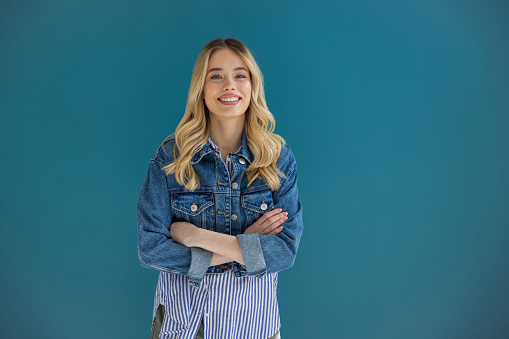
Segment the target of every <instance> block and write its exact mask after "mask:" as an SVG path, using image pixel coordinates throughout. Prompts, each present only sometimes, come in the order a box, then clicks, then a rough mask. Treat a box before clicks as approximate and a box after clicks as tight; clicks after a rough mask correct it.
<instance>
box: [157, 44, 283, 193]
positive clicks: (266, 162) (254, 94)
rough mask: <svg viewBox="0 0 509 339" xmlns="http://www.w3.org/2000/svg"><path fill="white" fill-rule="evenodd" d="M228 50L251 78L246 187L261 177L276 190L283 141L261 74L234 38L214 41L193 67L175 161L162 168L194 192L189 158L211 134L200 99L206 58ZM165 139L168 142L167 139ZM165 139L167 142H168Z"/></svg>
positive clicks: (195, 182) (194, 176) (194, 178)
mask: <svg viewBox="0 0 509 339" xmlns="http://www.w3.org/2000/svg"><path fill="white" fill-rule="evenodd" d="M222 48H229V49H231V50H232V51H234V52H236V53H237V54H238V55H239V56H240V58H241V59H242V61H244V62H245V63H246V65H247V66H248V69H249V73H250V77H251V101H250V103H249V107H248V109H247V110H246V113H245V114H246V117H245V123H244V127H245V129H246V136H247V146H248V148H249V150H250V151H251V153H252V155H253V158H254V160H253V162H252V163H251V164H250V165H249V166H248V167H247V169H246V171H247V179H248V187H249V186H250V185H251V184H252V183H253V181H255V180H256V178H262V179H263V180H265V182H266V183H267V185H268V186H269V188H270V189H271V190H272V191H274V190H276V189H277V188H278V187H279V176H281V177H284V174H283V173H282V172H281V171H280V170H279V169H278V168H277V167H276V162H277V160H278V158H279V155H280V153H281V150H282V148H283V147H284V145H285V143H286V142H285V140H284V139H283V138H282V137H281V136H279V135H277V134H275V133H273V132H274V129H275V127H276V121H275V119H274V116H273V115H272V113H271V112H270V111H269V109H268V108H267V103H266V101H265V93H264V90H263V75H262V72H261V70H260V68H259V67H258V64H257V63H256V60H255V59H254V57H253V55H252V54H251V52H250V51H249V50H248V49H247V47H246V46H245V45H244V44H243V43H241V42H240V41H238V40H236V39H232V38H229V39H214V40H212V41H210V42H209V43H207V44H206V45H205V47H203V49H202V50H201V52H200V54H199V55H198V58H197V59H196V62H195V64H194V68H193V75H192V77H191V84H190V86H189V92H188V95H187V104H186V110H185V113H184V116H183V117H182V120H181V121H180V123H179V124H178V126H177V128H176V130H175V132H174V133H172V134H170V136H169V137H168V138H170V137H171V136H172V135H175V147H174V149H173V155H174V158H175V160H174V162H172V163H171V164H169V165H166V166H164V167H163V171H164V173H165V174H166V175H170V174H173V173H175V178H176V180H177V182H178V183H179V184H180V185H182V186H184V187H185V189H187V190H190V191H194V190H195V189H197V188H198V187H200V180H199V178H198V175H197V174H196V172H195V171H194V169H193V166H192V164H191V159H192V157H193V155H194V154H195V153H196V152H199V151H200V150H201V149H202V148H203V146H204V145H205V144H206V143H207V141H208V137H209V134H210V122H209V119H210V118H209V110H208V108H207V106H206V105H205V102H204V99H203V98H202V92H203V86H204V83H205V77H206V75H207V70H208V64H209V58H210V56H211V55H212V53H214V52H215V51H217V50H219V49H222ZM168 138H167V139H168ZM167 139H166V140H167Z"/></svg>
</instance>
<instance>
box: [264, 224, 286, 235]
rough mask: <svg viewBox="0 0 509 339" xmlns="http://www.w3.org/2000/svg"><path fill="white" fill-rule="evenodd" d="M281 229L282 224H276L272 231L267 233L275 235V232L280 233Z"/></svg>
mask: <svg viewBox="0 0 509 339" xmlns="http://www.w3.org/2000/svg"><path fill="white" fill-rule="evenodd" d="M282 230H283V225H281V226H278V227H276V229H274V230H273V231H272V232H270V233H268V235H276V234H279V233H281V231H282Z"/></svg>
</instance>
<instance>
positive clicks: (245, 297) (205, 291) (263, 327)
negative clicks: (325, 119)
mask: <svg viewBox="0 0 509 339" xmlns="http://www.w3.org/2000/svg"><path fill="white" fill-rule="evenodd" d="M209 145H210V147H211V148H212V149H213V150H214V151H215V152H216V153H217V154H218V155H219V157H221V151H220V150H219V148H218V147H217V146H216V145H215V144H214V143H213V141H212V139H210V137H209ZM239 151H240V147H239V148H238V149H237V150H235V151H234V152H231V153H229V154H228V155H227V157H226V167H227V169H228V172H229V174H230V178H231V177H232V175H233V170H234V166H233V164H232V162H231V159H230V157H231V155H233V154H237V153H238V152H239ZM277 280H278V274H277V273H269V274H265V275H263V276H262V277H260V278H258V277H254V276H244V277H235V275H234V273H233V272H232V271H226V272H224V273H207V274H205V276H204V277H203V281H202V282H201V284H200V287H199V288H195V287H192V286H191V285H190V284H189V281H188V277H187V276H185V275H177V274H172V273H167V272H160V273H159V280H158V283H157V288H156V294H155V298H154V313H153V316H154V317H155V315H156V311H157V308H158V307H159V305H160V304H162V305H164V306H165V310H166V313H165V316H164V320H163V323H162V326H161V333H160V338H166V339H194V338H195V337H196V333H197V332H198V328H199V327H200V324H201V322H202V319H203V325H204V338H205V339H267V338H270V337H272V336H273V335H274V334H275V333H276V332H277V331H278V330H279V328H280V326H281V323H280V318H279V308H278V304H277V296H276V289H277Z"/></svg>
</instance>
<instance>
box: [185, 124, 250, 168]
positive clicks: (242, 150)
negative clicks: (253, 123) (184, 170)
mask: <svg viewBox="0 0 509 339" xmlns="http://www.w3.org/2000/svg"><path fill="white" fill-rule="evenodd" d="M213 152H214V150H213V149H212V148H210V145H209V143H208V142H206V143H205V145H203V147H202V148H201V149H200V150H199V151H198V152H196V153H195V155H193V157H192V158H191V164H196V163H197V162H199V161H200V160H201V159H202V158H203V157H204V156H205V155H207V154H209V153H213ZM238 155H239V156H241V157H243V158H244V159H246V160H247V162H249V164H251V162H252V159H253V154H252V153H251V151H250V150H249V148H248V147H247V135H246V129H245V128H244V129H243V130H242V146H241V147H240V152H239V153H238Z"/></svg>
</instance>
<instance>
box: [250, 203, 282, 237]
mask: <svg viewBox="0 0 509 339" xmlns="http://www.w3.org/2000/svg"><path fill="white" fill-rule="evenodd" d="M282 211H283V209H282V208H276V209H273V210H272V211H268V212H267V213H265V214H264V215H262V216H261V217H260V219H258V220H256V221H255V222H254V223H253V224H252V225H251V226H249V227H248V228H246V230H245V231H244V234H249V233H258V234H260V235H271V234H278V233H280V232H281V231H282V230H283V226H282V225H281V224H282V223H283V222H285V220H286V219H288V217H287V215H288V212H282Z"/></svg>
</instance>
